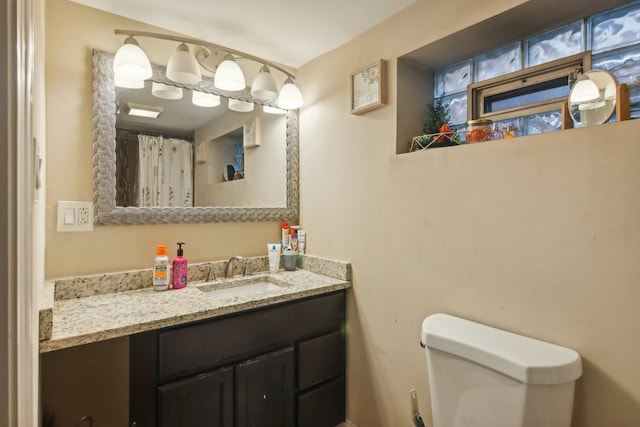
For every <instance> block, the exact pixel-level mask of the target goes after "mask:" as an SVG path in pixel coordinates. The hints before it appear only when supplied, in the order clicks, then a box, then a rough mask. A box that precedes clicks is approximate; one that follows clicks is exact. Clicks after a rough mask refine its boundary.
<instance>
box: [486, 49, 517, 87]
mask: <svg viewBox="0 0 640 427" xmlns="http://www.w3.org/2000/svg"><path fill="white" fill-rule="evenodd" d="M521 69H522V47H521V43H520V42H518V43H514V44H512V45H510V46H506V47H503V48H501V49H496V50H494V51H491V52H489V53H485V54H484V55H480V56H478V57H476V78H475V81H476V82H479V81H482V80H487V79H490V78H492V77H496V76H501V75H503V74H508V73H512V72H514V71H518V70H521Z"/></svg>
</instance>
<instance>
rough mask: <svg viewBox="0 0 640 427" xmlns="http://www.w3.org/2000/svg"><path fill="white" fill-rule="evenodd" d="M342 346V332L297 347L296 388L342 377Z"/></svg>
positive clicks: (308, 341)
mask: <svg viewBox="0 0 640 427" xmlns="http://www.w3.org/2000/svg"><path fill="white" fill-rule="evenodd" d="M344 346H345V343H344V334H343V333H342V331H335V332H332V333H330V334H327V335H323V336H321V337H318V338H314V339H311V340H307V341H304V342H301V343H300V346H299V347H298V367H299V368H298V388H300V389H304V388H307V387H309V386H312V385H314V384H317V383H319V382H322V381H325V380H328V379H329V378H332V377H336V376H339V375H343V374H344V371H345V360H344Z"/></svg>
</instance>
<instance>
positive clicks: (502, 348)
mask: <svg viewBox="0 0 640 427" xmlns="http://www.w3.org/2000/svg"><path fill="white" fill-rule="evenodd" d="M422 343H423V344H424V345H425V346H426V347H428V348H433V349H437V350H440V351H444V352H447V353H451V354H454V355H456V356H459V357H462V358H465V359H468V360H471V361H473V362H476V363H478V364H480V365H483V366H486V367H488V368H491V369H493V370H495V371H498V372H500V373H503V374H505V375H508V376H510V377H511V378H514V379H516V380H518V381H521V382H523V383H527V384H561V383H565V382H570V381H575V380H576V379H577V378H579V377H580V375H582V363H581V360H580V355H579V354H578V353H577V352H576V351H574V350H571V349H569V348H566V347H561V346H559V345H556V344H551V343H548V342H545V341H540V340H537V339H534V338H529V337H525V336H522V335H518V334H514V333H512V332H508V331H504V330H502V329H497V328H493V327H491V326H486V325H482V324H480V323H476V322H472V321H469V320H465V319H461V318H459V317H455V316H451V315H448V314H442V313H438V314H432V315H431V316H429V317H427V318H426V319H424V321H423V322H422Z"/></svg>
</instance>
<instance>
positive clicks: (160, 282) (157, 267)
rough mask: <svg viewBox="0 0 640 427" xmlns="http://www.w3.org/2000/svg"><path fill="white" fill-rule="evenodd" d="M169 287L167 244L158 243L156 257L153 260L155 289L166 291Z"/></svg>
mask: <svg viewBox="0 0 640 427" xmlns="http://www.w3.org/2000/svg"><path fill="white" fill-rule="evenodd" d="M167 289H169V257H168V256H167V246H166V245H158V247H157V249H156V258H155V259H154V261H153V290H154V291H166V290H167Z"/></svg>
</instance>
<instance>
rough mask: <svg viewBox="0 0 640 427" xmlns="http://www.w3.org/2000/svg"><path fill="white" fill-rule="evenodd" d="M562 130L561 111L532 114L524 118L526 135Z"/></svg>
mask: <svg viewBox="0 0 640 427" xmlns="http://www.w3.org/2000/svg"><path fill="white" fill-rule="evenodd" d="M561 128H562V115H561V114H560V111H559V110H556V111H548V112H545V113H541V114H532V115H530V116H526V117H525V118H524V134H525V135H535V134H538V133H546V132H553V131H556V130H560V129H561Z"/></svg>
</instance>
